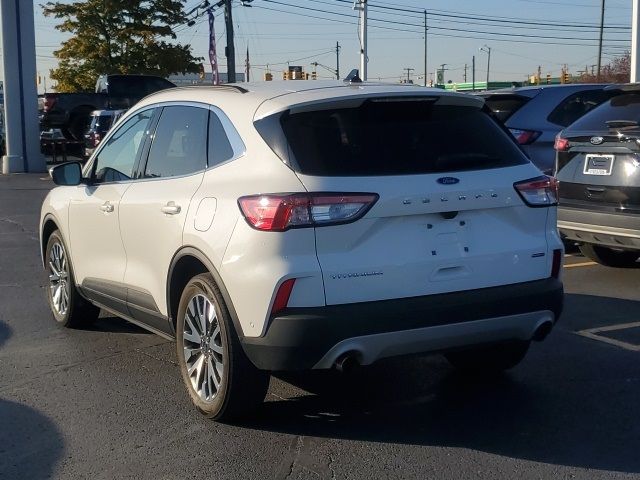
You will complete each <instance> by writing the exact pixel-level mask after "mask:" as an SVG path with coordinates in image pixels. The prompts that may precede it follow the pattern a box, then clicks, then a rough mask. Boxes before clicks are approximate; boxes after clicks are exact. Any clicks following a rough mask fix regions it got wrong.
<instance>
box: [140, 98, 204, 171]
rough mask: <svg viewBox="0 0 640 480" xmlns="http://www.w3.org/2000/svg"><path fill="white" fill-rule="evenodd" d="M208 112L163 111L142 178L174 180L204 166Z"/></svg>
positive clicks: (186, 108) (193, 110) (202, 110)
mask: <svg viewBox="0 0 640 480" xmlns="http://www.w3.org/2000/svg"><path fill="white" fill-rule="evenodd" d="M208 119H209V110H207V109H204V108H197V107H178V106H176V107H165V108H164V109H163V110H162V115H161V116H160V121H159V122H158V126H157V128H156V131H155V134H154V136H153V143H152V144H151V150H150V151H149V160H148V161H147V166H146V168H145V172H144V176H145V177H147V178H150V177H175V176H176V175H187V174H189V173H194V172H197V171H199V170H204V169H205V168H206V166H207V123H208Z"/></svg>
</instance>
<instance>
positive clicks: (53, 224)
mask: <svg viewBox="0 0 640 480" xmlns="http://www.w3.org/2000/svg"><path fill="white" fill-rule="evenodd" d="M56 230H60V227H59V226H58V221H57V220H56V219H55V218H54V216H53V215H51V214H50V213H48V214H47V215H46V216H45V217H44V220H43V222H42V227H41V229H40V257H41V258H42V267H43V268H46V265H45V258H46V251H45V250H46V249H47V243H48V242H49V237H51V234H52V233H53V232H55V231H56ZM61 235H62V233H61Z"/></svg>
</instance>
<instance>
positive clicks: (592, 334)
mask: <svg viewBox="0 0 640 480" xmlns="http://www.w3.org/2000/svg"><path fill="white" fill-rule="evenodd" d="M635 327H640V322H631V323H620V324H618V325H608V326H606V327H598V328H589V329H587V330H581V331H579V332H575V333H577V334H578V335H581V336H583V337H586V338H590V339H591V340H598V341H599V342H604V343H608V344H610V345H615V346H616V347H620V348H624V349H625V350H630V351H632V352H640V345H634V344H632V343H627V342H623V341H621V340H616V339H615V338H609V337H603V336H602V335H598V333H600V332H613V331H615V330H624V329H625V328H635Z"/></svg>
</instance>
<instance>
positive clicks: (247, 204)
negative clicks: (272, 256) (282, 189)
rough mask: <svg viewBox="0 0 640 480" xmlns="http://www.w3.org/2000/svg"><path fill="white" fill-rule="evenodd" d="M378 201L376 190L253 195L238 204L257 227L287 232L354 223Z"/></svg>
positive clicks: (248, 221) (249, 220) (243, 198)
mask: <svg viewBox="0 0 640 480" xmlns="http://www.w3.org/2000/svg"><path fill="white" fill-rule="evenodd" d="M377 200H378V195H377V194H375V193H295V194H291V195H270V194H268V195H251V196H247V197H241V198H240V199H238V204H239V205H240V210H241V211H242V214H243V215H244V218H245V219H246V220H247V223H248V224H249V225H250V226H252V227H253V228H255V229H258V230H265V231H271V232H283V231H285V230H288V229H290V228H301V227H321V226H325V225H336V224H340V223H349V222H353V221H355V220H358V219H359V218H361V217H362V216H363V215H364V214H365V213H367V212H368V211H369V209H370V208H371V207H372V206H373V204H374V203H375V202H376V201H377Z"/></svg>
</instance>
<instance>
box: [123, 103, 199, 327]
mask: <svg viewBox="0 0 640 480" xmlns="http://www.w3.org/2000/svg"><path fill="white" fill-rule="evenodd" d="M208 121H209V110H208V108H207V107H206V106H196V105H170V106H165V107H164V108H163V109H162V112H161V114H160V118H159V120H158V125H157V127H156V130H155V133H154V135H153V139H152V141H151V146H150V148H149V153H148V156H147V160H146V163H145V164H144V165H141V168H140V170H141V173H142V174H141V178H140V179H139V180H138V181H136V182H135V183H134V184H132V185H131V187H130V188H128V189H127V191H126V192H125V193H124V195H123V197H122V201H121V204H120V225H121V232H122V240H123V243H124V249H125V252H126V254H127V267H126V271H125V275H124V283H125V284H126V285H127V300H128V307H129V312H130V314H131V316H132V317H134V318H135V319H137V320H140V321H142V322H144V323H146V324H147V325H149V326H150V327H153V328H155V329H157V330H161V331H169V330H168V329H169V322H168V321H167V318H168V314H167V302H166V279H167V275H168V270H169V264H170V263H171V260H172V258H173V255H174V254H175V252H176V251H177V250H178V249H179V248H180V247H181V246H182V234H183V229H184V225H185V219H186V217H187V212H188V210H189V205H190V202H191V198H192V197H193V195H194V194H195V192H196V191H197V189H198V187H199V186H200V184H201V183H202V178H203V176H204V171H205V168H206V166H207V127H208Z"/></svg>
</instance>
